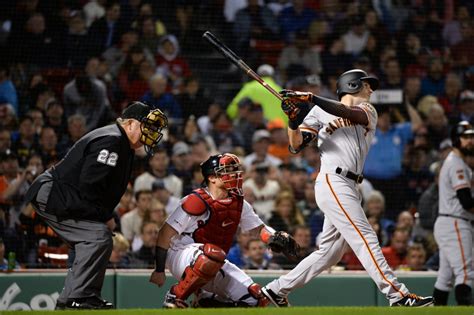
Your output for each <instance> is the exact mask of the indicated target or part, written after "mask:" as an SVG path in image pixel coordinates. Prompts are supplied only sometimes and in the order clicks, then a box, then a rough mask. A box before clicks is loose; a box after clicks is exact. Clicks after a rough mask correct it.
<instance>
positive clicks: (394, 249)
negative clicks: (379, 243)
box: [382, 229, 410, 269]
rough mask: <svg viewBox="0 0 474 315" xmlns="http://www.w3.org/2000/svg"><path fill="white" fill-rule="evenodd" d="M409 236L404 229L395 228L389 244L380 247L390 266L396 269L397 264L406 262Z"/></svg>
mask: <svg viewBox="0 0 474 315" xmlns="http://www.w3.org/2000/svg"><path fill="white" fill-rule="evenodd" d="M409 237H410V236H409V233H408V232H407V231H406V230H403V229H395V231H393V234H392V238H391V240H390V246H385V247H382V253H383V255H384V256H385V259H386V260H387V263H388V265H389V266H390V267H391V268H393V269H397V268H398V266H400V265H404V264H406V255H407V250H408V240H409Z"/></svg>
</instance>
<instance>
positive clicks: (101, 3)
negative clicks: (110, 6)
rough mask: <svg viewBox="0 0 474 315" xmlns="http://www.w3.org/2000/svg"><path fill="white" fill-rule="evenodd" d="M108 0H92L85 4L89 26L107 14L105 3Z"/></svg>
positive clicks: (84, 8) (84, 9)
mask: <svg viewBox="0 0 474 315" xmlns="http://www.w3.org/2000/svg"><path fill="white" fill-rule="evenodd" d="M106 2H107V0H90V1H89V2H88V3H86V4H85V5H84V7H83V8H82V10H83V11H84V14H85V18H86V25H87V27H89V26H91V24H92V23H93V22H94V21H95V20H98V19H100V18H102V17H103V16H104V15H105V3H106Z"/></svg>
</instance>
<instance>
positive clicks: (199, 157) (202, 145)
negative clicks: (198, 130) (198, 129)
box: [191, 135, 217, 165]
mask: <svg viewBox="0 0 474 315" xmlns="http://www.w3.org/2000/svg"><path fill="white" fill-rule="evenodd" d="M214 152H217V151H215V149H213V148H212V147H211V145H210V144H209V141H208V140H207V138H206V137H203V136H199V135H198V136H197V137H195V138H194V139H193V142H192V145H191V157H192V161H193V163H194V164H198V165H199V164H200V163H202V161H206V160H207V159H208V158H209V157H210V156H211V155H213V154H214Z"/></svg>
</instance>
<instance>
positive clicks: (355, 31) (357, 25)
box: [342, 15, 369, 56]
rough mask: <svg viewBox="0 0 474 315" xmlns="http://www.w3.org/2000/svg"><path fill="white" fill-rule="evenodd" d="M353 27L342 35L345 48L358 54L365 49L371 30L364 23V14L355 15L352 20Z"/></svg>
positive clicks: (350, 52) (351, 52) (347, 51)
mask: <svg viewBox="0 0 474 315" xmlns="http://www.w3.org/2000/svg"><path fill="white" fill-rule="evenodd" d="M350 24H351V28H350V30H349V31H347V32H346V33H345V34H343V35H342V40H343V41H344V50H345V52H346V53H348V54H350V55H353V56H357V55H359V54H360V53H361V52H362V50H364V48H365V46H366V44H367V39H368V38H369V30H368V29H367V25H366V24H364V18H363V17H362V16H359V15H358V16H355V17H353V18H352V19H351V21H350Z"/></svg>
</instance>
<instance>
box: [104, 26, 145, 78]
mask: <svg viewBox="0 0 474 315" xmlns="http://www.w3.org/2000/svg"><path fill="white" fill-rule="evenodd" d="M137 44H138V34H137V32H136V31H134V30H128V31H126V32H125V33H123V34H122V35H121V36H120V41H119V42H118V43H117V44H116V45H113V46H111V47H109V48H107V49H106V50H105V51H104V52H103V53H102V54H101V56H102V58H104V60H105V62H106V63H107V65H108V66H109V71H110V73H111V74H112V75H113V77H114V78H115V77H117V76H118V75H119V73H120V70H122V71H128V70H130V68H131V66H132V65H138V64H139V63H140V61H141V60H137V57H135V58H132V56H131V52H130V50H131V49H132V48H136V51H140V48H139V46H137ZM141 52H142V54H141V57H142V59H143V58H144V52H143V50H142V51H141Z"/></svg>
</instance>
